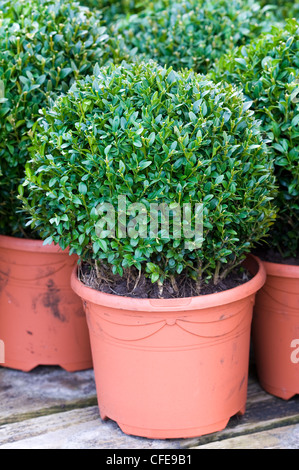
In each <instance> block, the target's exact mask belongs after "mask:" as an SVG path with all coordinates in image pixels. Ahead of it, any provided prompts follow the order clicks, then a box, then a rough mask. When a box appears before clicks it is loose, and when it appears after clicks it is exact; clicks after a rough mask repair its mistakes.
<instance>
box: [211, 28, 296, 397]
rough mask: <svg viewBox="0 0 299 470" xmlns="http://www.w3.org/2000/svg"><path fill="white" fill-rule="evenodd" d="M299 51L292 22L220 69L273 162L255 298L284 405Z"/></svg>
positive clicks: (261, 343) (291, 374) (263, 377)
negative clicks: (274, 188) (273, 186)
mask: <svg viewBox="0 0 299 470" xmlns="http://www.w3.org/2000/svg"><path fill="white" fill-rule="evenodd" d="M298 44H299V23H298V21H296V20H295V19H292V20H289V21H288V22H287V25H286V26H285V27H284V28H273V30H272V32H271V33H269V34H266V35H263V36H261V37H260V38H258V39H256V40H254V41H252V43H251V44H250V45H248V46H247V47H246V48H243V49H239V50H236V51H235V52H234V53H233V54H230V55H229V56H228V57H225V58H223V59H221V61H220V63H219V67H218V69H217V76H218V77H220V76H221V77H223V78H224V79H225V80H227V81H230V82H234V83H236V84H238V85H241V87H242V89H243V90H244V93H245V95H247V97H248V99H249V100H251V101H252V109H254V111H255V113H256V116H257V117H258V118H259V119H260V120H261V121H262V129H263V132H264V134H265V137H266V138H267V140H268V146H269V149H270V152H271V153H272V155H273V158H274V162H275V174H276V177H277V182H278V186H279V188H278V189H279V191H278V194H277V197H276V200H275V203H276V206H277V207H278V215H277V220H276V223H275V224H274V225H273V227H272V229H271V231H270V233H269V238H268V240H267V245H265V246H263V247H262V250H261V251H260V256H261V257H262V259H263V261H264V265H265V268H266V271H267V274H268V276H267V282H266V284H265V286H264V287H263V289H262V290H261V291H260V292H259V294H258V296H257V302H256V308H255V315H254V322H253V326H254V328H253V333H254V336H253V337H254V343H255V356H256V363H257V370H258V374H259V377H260V381H261V384H262V386H263V387H264V388H265V389H266V390H267V391H268V392H270V393H273V394H274V395H277V396H279V397H282V398H285V399H288V398H290V397H291V396H293V395H294V394H296V393H299V374H298V364H297V362H296V361H293V360H292V353H293V349H292V348H294V347H295V342H296V340H297V339H298V324H299V263H298V261H299V252H298V240H299V47H298Z"/></svg>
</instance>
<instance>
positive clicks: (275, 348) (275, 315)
mask: <svg viewBox="0 0 299 470" xmlns="http://www.w3.org/2000/svg"><path fill="white" fill-rule="evenodd" d="M263 264H264V266H265V269H266V272H267V280H266V283H265V285H264V286H263V288H262V289H261V290H260V292H258V294H257V298H256V305H255V308H254V316H253V325H252V333H253V345H254V356H255V362H256V367H257V373H258V377H259V380H260V383H261V385H262V387H263V388H264V389H265V390H266V391H267V392H269V393H271V394H272V395H275V396H278V397H280V398H283V399H285V400H288V399H289V398H291V397H292V396H294V395H296V394H297V393H299V266H292V265H284V264H279V263H271V262H263Z"/></svg>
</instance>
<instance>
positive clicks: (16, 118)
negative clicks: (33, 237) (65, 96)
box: [0, 0, 121, 236]
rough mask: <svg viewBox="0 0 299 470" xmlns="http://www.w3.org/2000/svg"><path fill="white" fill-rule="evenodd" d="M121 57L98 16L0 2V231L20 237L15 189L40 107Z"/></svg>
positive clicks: (27, 2)
mask: <svg viewBox="0 0 299 470" xmlns="http://www.w3.org/2000/svg"><path fill="white" fill-rule="evenodd" d="M118 58H119V59H121V55H120V53H119V47H118V44H117V41H116V40H115V41H112V40H111V39H110V38H109V36H108V34H107V31H106V28H105V27H104V26H103V25H102V23H101V19H100V15H99V14H98V13H93V12H91V11H89V10H88V9H87V8H84V7H81V6H80V5H79V4H78V3H74V2H72V1H64V0H58V1H56V0H17V1H16V0H0V80H1V84H2V85H1V90H2V91H1V90H0V93H2V94H1V95H0V98H1V99H0V170H1V171H2V173H3V177H2V178H1V185H0V211H1V218H0V233H2V234H3V233H4V234H8V235H12V234H13V235H17V236H21V235H22V234H23V222H22V216H21V214H20V213H19V212H18V211H19V210H20V209H19V201H18V200H17V198H16V195H17V192H18V191H17V189H18V186H19V184H20V182H21V179H22V178H23V176H24V165H25V163H26V160H27V157H28V146H29V145H30V143H31V138H32V136H33V135H34V133H35V131H36V128H37V118H38V117H39V116H40V114H39V111H40V109H41V108H42V107H44V106H47V105H48V103H49V102H51V99H54V98H55V97H56V96H57V95H58V94H59V93H62V92H64V93H65V92H67V91H68V90H69V87H70V86H71V84H72V83H73V81H74V80H76V79H78V78H79V77H82V76H84V75H86V74H88V73H92V70H93V66H94V65H95V64H96V63H100V64H103V63H105V62H106V61H107V60H109V59H110V60H111V59H114V60H118Z"/></svg>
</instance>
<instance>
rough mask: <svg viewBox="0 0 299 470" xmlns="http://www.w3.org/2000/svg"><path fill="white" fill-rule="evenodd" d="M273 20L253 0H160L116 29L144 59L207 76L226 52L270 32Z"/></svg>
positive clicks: (118, 25)
mask: <svg viewBox="0 0 299 470" xmlns="http://www.w3.org/2000/svg"><path fill="white" fill-rule="evenodd" d="M270 17H272V15H271V13H264V12H263V11H262V9H261V7H260V5H259V3H258V2H256V1H254V0H246V1H244V0H157V1H155V2H151V3H150V5H149V7H148V8H146V9H145V10H143V11H142V12H140V13H139V14H136V15H130V16H129V17H127V18H121V19H119V21H116V22H115V24H113V25H111V28H112V31H114V32H115V33H116V32H117V33H120V34H121V35H123V37H124V40H125V41H126V43H127V45H128V46H129V47H130V48H132V49H135V48H136V51H137V52H138V53H139V54H143V55H144V58H150V59H154V60H156V61H157V62H159V63H160V64H161V65H167V66H172V67H173V68H174V69H176V70H178V69H181V68H189V69H190V68H192V69H194V71H196V72H200V73H206V72H207V71H208V70H209V69H210V68H211V67H212V66H213V65H214V62H215V60H217V59H218V58H219V57H220V56H221V55H222V54H224V53H226V52H228V51H229V50H230V49H231V48H233V47H235V46H238V45H241V44H244V43H246V42H248V41H249V39H250V38H252V37H254V36H256V35H257V34H259V33H260V32H261V31H263V30H264V29H265V28H269V24H268V20H269V19H270ZM272 19H273V18H272Z"/></svg>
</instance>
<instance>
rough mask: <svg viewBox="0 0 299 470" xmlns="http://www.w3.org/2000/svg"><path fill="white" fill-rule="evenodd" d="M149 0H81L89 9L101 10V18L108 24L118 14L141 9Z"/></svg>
mask: <svg viewBox="0 0 299 470" xmlns="http://www.w3.org/2000/svg"><path fill="white" fill-rule="evenodd" d="M149 2H150V0H81V2H80V3H81V4H82V5H85V6H87V7H89V8H90V9H92V8H96V9H98V10H100V11H101V13H102V15H103V20H104V21H105V22H106V23H107V25H109V24H110V23H111V22H112V21H114V20H115V19H116V18H117V16H119V15H130V14H132V13H138V12H139V11H142V10H143V9H144V8H145V6H147V5H148V4H149Z"/></svg>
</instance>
